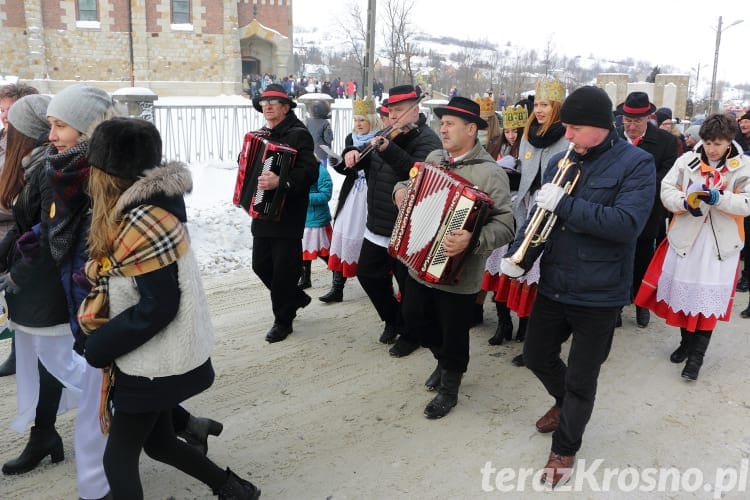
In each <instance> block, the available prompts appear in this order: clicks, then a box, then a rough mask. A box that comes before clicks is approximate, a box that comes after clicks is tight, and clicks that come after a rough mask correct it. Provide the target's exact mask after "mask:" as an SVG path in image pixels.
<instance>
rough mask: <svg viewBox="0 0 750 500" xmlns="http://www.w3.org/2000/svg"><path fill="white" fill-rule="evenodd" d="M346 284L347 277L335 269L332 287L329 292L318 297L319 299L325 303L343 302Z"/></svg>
mask: <svg viewBox="0 0 750 500" xmlns="http://www.w3.org/2000/svg"><path fill="white" fill-rule="evenodd" d="M344 284H346V278H344V275H343V274H341V273H340V272H338V271H333V278H331V289H330V290H328V293H326V294H325V295H321V296H320V297H318V299H319V300H321V301H322V302H325V303H330V302H341V301H342V300H344Z"/></svg>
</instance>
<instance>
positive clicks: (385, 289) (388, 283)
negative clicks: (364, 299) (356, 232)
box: [357, 239, 418, 343]
mask: <svg viewBox="0 0 750 500" xmlns="http://www.w3.org/2000/svg"><path fill="white" fill-rule="evenodd" d="M407 276H408V271H407V269H406V266H404V265H403V264H402V263H401V262H399V261H398V260H397V259H396V258H394V257H392V256H391V254H389V253H388V249H387V248H383V247H381V246H378V245H376V244H375V243H373V242H371V241H369V240H367V239H365V240H364V241H363V242H362V250H360V252H359V260H358V261H357V280H358V281H359V284H360V285H362V288H363V289H364V291H365V293H367V296H368V297H369V298H370V302H371V303H372V305H373V306H374V307H375V310H376V311H377V313H378V316H380V319H381V320H382V321H385V322H386V323H392V324H394V325H403V324H404V321H403V317H402V314H401V304H400V303H399V301H397V300H396V294H395V292H394V289H393V278H396V283H398V288H399V290H400V291H401V301H402V303H403V300H404V297H405V295H406V291H405V290H404V282H405V280H406V277H407ZM401 330H402V332H401V336H402V337H404V338H405V339H408V340H410V341H412V342H414V343H416V342H418V339H417V338H416V337H415V336H414V335H412V334H411V333H410V332H409V331H408V328H403V329H401Z"/></svg>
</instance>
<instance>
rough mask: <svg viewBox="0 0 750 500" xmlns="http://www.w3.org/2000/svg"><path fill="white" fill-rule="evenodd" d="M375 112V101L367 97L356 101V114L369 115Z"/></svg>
mask: <svg viewBox="0 0 750 500" xmlns="http://www.w3.org/2000/svg"><path fill="white" fill-rule="evenodd" d="M374 114H375V101H373V100H372V99H371V98H369V97H366V98H365V99H356V100H355V101H354V116H367V115H374Z"/></svg>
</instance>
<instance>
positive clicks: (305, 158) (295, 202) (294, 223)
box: [251, 111, 320, 239]
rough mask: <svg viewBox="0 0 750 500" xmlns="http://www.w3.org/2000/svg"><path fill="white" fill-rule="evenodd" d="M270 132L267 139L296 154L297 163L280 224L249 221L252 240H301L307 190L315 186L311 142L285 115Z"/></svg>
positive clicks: (298, 124)
mask: <svg viewBox="0 0 750 500" xmlns="http://www.w3.org/2000/svg"><path fill="white" fill-rule="evenodd" d="M263 130H270V135H269V136H268V138H269V139H270V140H272V141H276V142H280V143H283V144H286V145H288V146H291V147H293V148H294V149H296V150H297V160H296V162H295V163H294V167H293V168H292V169H291V171H290V173H289V179H288V180H289V186H288V187H286V186H279V188H280V189H286V190H287V195H286V200H285V204H284V208H283V210H282V211H281V220H279V221H271V220H265V219H253V222H252V226H251V228H252V232H253V236H254V237H256V238H288V239H302V233H303V232H304V230H305V217H306V216H307V204H308V201H309V197H310V186H312V185H313V184H315V183H316V182H318V167H319V165H320V164H319V163H318V160H316V159H315V155H313V149H314V144H313V138H312V136H311V135H310V132H309V131H308V130H307V127H305V124H304V123H302V122H301V121H300V120H299V118H297V116H296V115H295V114H294V113H293V112H291V111H290V112H289V114H287V116H286V118H284V121H282V122H281V123H279V124H278V125H276V126H275V127H274V128H272V129H266V128H264V129H263Z"/></svg>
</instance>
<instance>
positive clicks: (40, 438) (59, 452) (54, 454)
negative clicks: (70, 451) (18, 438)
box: [3, 426, 65, 475]
mask: <svg viewBox="0 0 750 500" xmlns="http://www.w3.org/2000/svg"><path fill="white" fill-rule="evenodd" d="M47 455H49V456H50V458H51V459H52V463H53V464H54V463H57V462H62V460H63V459H64V458H65V453H64V452H63V443H62V438H60V435H59V434H58V433H57V431H56V430H55V428H54V427H43V428H40V427H36V426H34V427H32V428H31V434H30V435H29V442H28V443H26V447H25V448H24V449H23V451H22V452H21V454H20V455H19V456H18V458H16V459H13V460H11V461H9V462H6V463H5V465H3V474H6V475H11V474H23V473H25V472H29V471H31V470H34V469H36V467H37V465H39V462H41V461H42V460H44V458H45V457H46V456H47Z"/></svg>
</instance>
